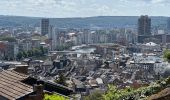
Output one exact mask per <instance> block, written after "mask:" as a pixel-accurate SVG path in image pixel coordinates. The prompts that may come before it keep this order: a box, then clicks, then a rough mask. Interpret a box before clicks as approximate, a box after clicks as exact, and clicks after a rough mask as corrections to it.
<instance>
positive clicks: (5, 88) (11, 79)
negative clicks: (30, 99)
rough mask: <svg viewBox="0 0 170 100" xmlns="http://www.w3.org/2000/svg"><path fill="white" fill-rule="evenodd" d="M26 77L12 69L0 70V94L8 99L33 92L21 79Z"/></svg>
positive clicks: (12, 99)
mask: <svg viewBox="0 0 170 100" xmlns="http://www.w3.org/2000/svg"><path fill="white" fill-rule="evenodd" d="M26 78H28V76H27V75H23V74H20V73H17V72H15V71H13V70H5V71H2V72H0V95H1V96H2V97H5V98H8V99H10V100H15V99H17V98H20V97H22V96H24V95H27V94H29V93H32V92H33V88H32V87H31V86H29V85H27V84H24V83H22V82H21V81H22V80H24V79H26Z"/></svg>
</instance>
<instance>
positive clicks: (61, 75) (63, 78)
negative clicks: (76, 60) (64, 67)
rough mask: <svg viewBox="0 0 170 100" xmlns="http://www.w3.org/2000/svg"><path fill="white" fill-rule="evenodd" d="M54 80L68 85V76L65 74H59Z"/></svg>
mask: <svg viewBox="0 0 170 100" xmlns="http://www.w3.org/2000/svg"><path fill="white" fill-rule="evenodd" d="M54 82H56V83H57V84H61V85H64V86H67V83H66V77H65V76H64V75H63V74H59V77H58V79H56V80H55V81H54Z"/></svg>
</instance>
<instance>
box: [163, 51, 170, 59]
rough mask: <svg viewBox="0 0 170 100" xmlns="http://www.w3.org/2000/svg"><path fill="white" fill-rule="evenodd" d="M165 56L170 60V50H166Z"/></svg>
mask: <svg viewBox="0 0 170 100" xmlns="http://www.w3.org/2000/svg"><path fill="white" fill-rule="evenodd" d="M164 58H165V59H166V60H167V61H170V50H165V51H164Z"/></svg>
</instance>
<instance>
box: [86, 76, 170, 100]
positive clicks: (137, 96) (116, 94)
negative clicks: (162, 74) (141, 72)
mask: <svg viewBox="0 0 170 100" xmlns="http://www.w3.org/2000/svg"><path fill="white" fill-rule="evenodd" d="M168 85H170V77H169V78H166V79H164V80H159V81H157V82H154V83H152V84H150V85H149V86H147V87H141V88H139V89H136V90H135V89H132V88H130V87H127V88H125V89H118V88H117V87H116V86H113V85H109V86H108V90H107V91H106V93H104V94H100V95H102V97H101V96H99V95H98V93H97V94H96V93H93V94H91V95H90V96H87V97H85V100H145V99H147V98H148V97H149V96H151V95H153V94H155V93H158V92H160V91H161V90H163V89H165V88H166V87H167V86H168ZM91 98H93V99H91ZM101 98H102V99H101Z"/></svg>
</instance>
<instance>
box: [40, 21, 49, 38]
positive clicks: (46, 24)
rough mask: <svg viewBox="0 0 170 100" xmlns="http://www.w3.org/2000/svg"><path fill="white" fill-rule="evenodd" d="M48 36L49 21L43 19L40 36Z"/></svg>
mask: <svg viewBox="0 0 170 100" xmlns="http://www.w3.org/2000/svg"><path fill="white" fill-rule="evenodd" d="M46 34H49V19H47V18H44V19H42V20H41V35H46Z"/></svg>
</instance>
